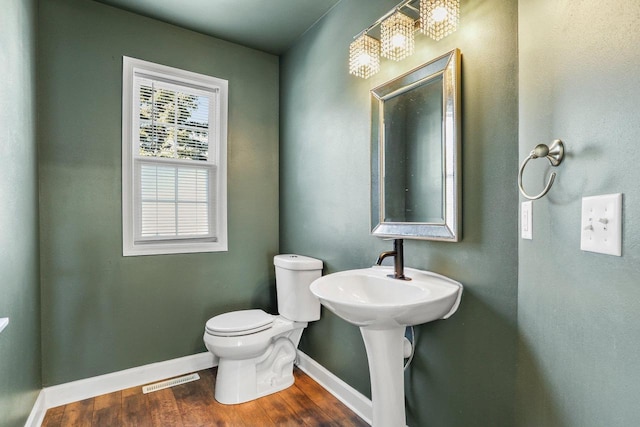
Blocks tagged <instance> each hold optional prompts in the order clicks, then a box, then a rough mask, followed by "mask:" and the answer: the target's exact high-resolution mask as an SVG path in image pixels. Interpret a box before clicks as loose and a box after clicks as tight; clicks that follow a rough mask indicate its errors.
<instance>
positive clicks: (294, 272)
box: [273, 254, 322, 322]
mask: <svg viewBox="0 0 640 427" xmlns="http://www.w3.org/2000/svg"><path fill="white" fill-rule="evenodd" d="M273 265H275V267H276V293H277V295H278V313H280V315H281V316H283V317H285V318H287V319H289V320H293V321H296V322H310V321H313V320H318V319H320V301H319V300H318V298H316V297H315V295H313V294H312V293H311V291H310V290H309V285H311V282H313V281H314V280H316V279H317V278H319V277H320V276H322V261H320V260H319V259H315V258H310V257H306V256H302V255H293V254H287V255H276V256H275V257H274V258H273Z"/></svg>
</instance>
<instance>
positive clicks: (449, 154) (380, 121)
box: [371, 49, 462, 242]
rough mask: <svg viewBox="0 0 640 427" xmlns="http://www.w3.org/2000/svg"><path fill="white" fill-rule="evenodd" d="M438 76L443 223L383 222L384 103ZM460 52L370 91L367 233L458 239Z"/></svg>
mask: <svg viewBox="0 0 640 427" xmlns="http://www.w3.org/2000/svg"><path fill="white" fill-rule="evenodd" d="M440 76H442V89H443V105H442V108H443V112H442V113H443V115H442V117H443V118H444V120H443V123H442V135H443V137H442V144H443V147H442V148H443V159H442V161H443V163H444V168H443V175H444V176H443V183H444V190H443V200H444V203H443V204H444V206H443V213H444V215H443V216H444V221H443V222H438V223H435V222H433V223H431V222H385V221H384V200H385V198H384V175H381V173H380V172H381V171H384V152H385V150H384V144H385V141H384V135H385V132H384V102H385V100H386V99H389V98H390V97H391V96H396V95H398V94H399V93H401V92H404V91H409V90H411V89H412V88H415V87H417V86H420V85H422V84H424V83H427V82H429V81H430V80H431V79H434V78H439V77H440ZM460 140H461V119H460V51H459V50H458V49H454V50H452V51H451V52H448V53H446V54H444V55H442V56H440V57H438V58H436V59H434V60H433V61H430V62H428V63H426V64H424V65H422V66H420V67H418V68H416V69H414V70H412V71H409V72H408V73H405V74H403V75H401V76H399V77H397V78H395V79H393V80H391V81H389V82H387V83H384V84H382V85H380V86H378V87H376V88H374V89H372V90H371V234H372V235H374V236H378V237H390V238H400V239H420V240H440V241H447V242H458V241H460V239H461V215H462V209H461V203H460V201H461V195H462V191H461V182H462V179H461V178H462V176H461V166H460V165H461V162H460Z"/></svg>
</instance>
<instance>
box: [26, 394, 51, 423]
mask: <svg viewBox="0 0 640 427" xmlns="http://www.w3.org/2000/svg"><path fill="white" fill-rule="evenodd" d="M46 413H47V407H46V406H45V404H44V390H40V393H39V394H38V398H37V399H36V402H35V403H34V404H33V408H31V413H30V414H29V418H27V422H26V423H24V427H40V426H41V425H42V421H44V416H45V414H46Z"/></svg>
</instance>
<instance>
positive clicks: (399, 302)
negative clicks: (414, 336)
mask: <svg viewBox="0 0 640 427" xmlns="http://www.w3.org/2000/svg"><path fill="white" fill-rule="evenodd" d="M404 272H405V276H407V277H410V278H411V280H410V281H404V280H398V279H393V278H390V277H387V275H388V274H392V273H393V269H392V268H391V267H371V268H365V269H360V270H349V271H342V272H339V273H333V274H329V275H327V276H324V277H321V278H319V279H317V280H316V281H314V282H313V283H312V284H311V292H312V293H313V294H314V295H315V296H316V297H318V299H319V300H320V302H321V303H322V305H324V306H325V307H327V308H328V309H329V310H331V311H333V312H334V313H335V314H337V315H338V316H340V317H341V318H343V319H344V320H346V321H348V322H350V323H353V324H354V325H357V326H360V327H369V328H375V329H381V328H389V327H397V326H412V325H419V324H421V323H426V322H431V321H433V320H436V319H446V318H447V317H449V316H451V315H452V314H453V313H454V312H455V311H456V310H457V308H458V305H459V303H460V296H461V295H462V285H461V284H460V283H458V282H456V281H454V280H451V279H449V278H448V277H444V276H441V275H439V274H436V273H431V272H428V271H421V270H415V269H413V268H405V270H404Z"/></svg>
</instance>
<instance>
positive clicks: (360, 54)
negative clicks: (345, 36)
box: [349, 33, 380, 79]
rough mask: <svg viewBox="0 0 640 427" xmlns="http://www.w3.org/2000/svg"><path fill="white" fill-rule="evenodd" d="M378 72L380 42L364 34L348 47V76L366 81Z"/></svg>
mask: <svg viewBox="0 0 640 427" xmlns="http://www.w3.org/2000/svg"><path fill="white" fill-rule="evenodd" d="M378 71H380V41H379V40H377V39H374V38H373V37H371V36H369V35H367V34H366V33H365V34H362V35H360V36H359V37H358V38H357V39H355V40H354V41H353V42H352V43H351V45H350V46H349V74H353V75H354V76H356V77H361V78H363V79H368V78H369V77H371V76H372V75H374V74H375V73H377V72H378Z"/></svg>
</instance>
